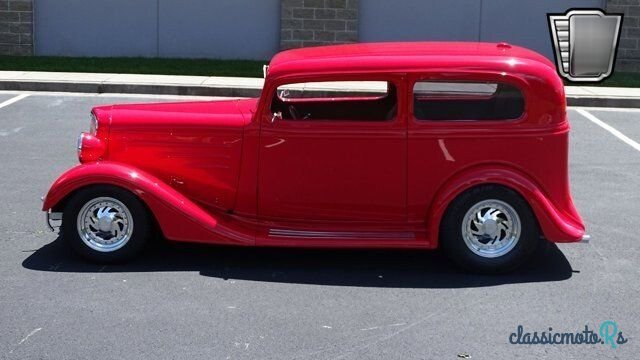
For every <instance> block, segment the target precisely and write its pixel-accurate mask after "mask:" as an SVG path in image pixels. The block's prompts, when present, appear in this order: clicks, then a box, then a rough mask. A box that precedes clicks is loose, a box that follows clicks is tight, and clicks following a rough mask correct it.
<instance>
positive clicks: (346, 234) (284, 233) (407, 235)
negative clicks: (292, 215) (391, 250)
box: [269, 229, 416, 240]
mask: <svg viewBox="0 0 640 360" xmlns="http://www.w3.org/2000/svg"><path fill="white" fill-rule="evenodd" d="M269 236H270V237H280V238H299V239H301V238H302V239H304V238H306V239H402V240H414V239H415V238H416V235H415V233H413V232H410V231H406V232H380V231H378V232H365V231H304V230H286V229H269Z"/></svg>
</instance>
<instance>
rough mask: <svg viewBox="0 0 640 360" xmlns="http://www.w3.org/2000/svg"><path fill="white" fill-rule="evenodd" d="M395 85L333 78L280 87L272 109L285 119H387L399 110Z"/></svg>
mask: <svg viewBox="0 0 640 360" xmlns="http://www.w3.org/2000/svg"><path fill="white" fill-rule="evenodd" d="M397 103H398V95H397V91H396V87H395V85H394V84H393V83H391V82H386V81H331V82H311V83H296V84H287V85H283V86H280V87H278V89H277V90H276V93H275V94H274V96H273V100H272V102H271V112H272V113H281V114H282V119H283V120H353V121H385V120H391V119H394V118H395V117H396V113H397V111H398V106H397Z"/></svg>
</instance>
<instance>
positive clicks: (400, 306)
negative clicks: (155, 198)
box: [0, 92, 640, 359]
mask: <svg viewBox="0 0 640 360" xmlns="http://www.w3.org/2000/svg"><path fill="white" fill-rule="evenodd" d="M21 94H25V93H21V92H0V189H1V192H0V200H1V201H0V204H1V205H2V208H1V210H0V247H1V248H0V359H205V358H206V359H459V358H465V356H467V355H468V356H470V357H471V359H512V358H513V359H540V358H549V359H605V358H617V359H631V358H637V354H638V352H639V351H640V305H639V299H640V292H639V290H640V267H639V265H640V252H639V250H638V249H640V244H639V242H640V238H639V236H638V234H639V233H640V152H639V150H640V149H638V148H637V147H634V144H635V145H638V144H637V142H640V110H634V109H615V110H612V109H590V108H582V109H581V110H580V111H582V112H580V111H578V110H576V109H570V110H569V117H570V120H571V126H572V133H571V153H570V157H571V158H570V168H571V169H570V171H571V174H570V175H571V187H572V193H573V198H574V200H575V202H576V205H577V207H578V209H579V211H580V213H581V214H582V216H583V217H584V219H585V222H586V224H587V228H588V233H590V234H591V235H592V240H591V242H590V243H589V244H565V245H557V246H556V245H549V246H547V247H546V248H545V249H543V250H542V251H540V252H539V253H538V254H536V257H535V258H534V260H533V261H532V262H531V263H530V264H528V265H527V266H526V267H524V268H523V269H521V270H519V271H517V272H516V273H514V274H510V275H505V276H480V275H471V274H467V273H464V272H461V271H460V270H458V269H457V268H455V267H454V266H453V265H451V264H450V263H449V262H448V261H447V260H446V259H445V258H444V256H443V255H441V254H440V253H439V252H437V251H433V252H416V251H326V250H296V249H244V248H242V249H240V248H222V247H207V246H192V245H171V244H163V243H160V242H158V243H157V244H156V246H154V247H153V248H151V249H149V251H147V252H146V253H144V254H143V255H142V256H141V257H140V258H138V259H137V260H136V261H134V262H132V263H129V264H125V265H110V266H102V265H94V264H90V263H86V262H84V261H83V260H80V259H78V258H77V257H75V256H74V255H72V254H71V253H70V252H69V250H67V248H66V247H65V246H64V243H63V241H61V239H59V237H58V235H57V233H51V232H49V231H48V230H47V229H46V228H45V224H44V214H43V213H42V212H41V211H40V205H41V202H40V196H42V195H43V194H44V193H45V192H46V191H47V189H48V187H49V185H50V184H51V183H52V181H53V180H54V179H55V178H56V177H57V176H58V175H59V174H60V173H61V172H62V171H64V170H65V169H67V168H69V167H71V166H73V165H74V164H76V162H77V160H76V150H75V145H76V143H75V141H76V136H77V134H78V133H79V132H80V131H86V130H87V129H88V126H89V111H90V109H91V107H92V106H95V105H100V104H109V103H119V102H151V101H159V100H161V101H164V100H172V101H175V100H186V99H187V98H184V97H182V98H180V97H161V96H134V95H126V96H125V95H123V96H116V95H113V94H112V95H94V94H53V93H26V94H28V96H27V97H21V98H19V99H17V100H16V98H17V96H19V95H21ZM11 99H13V100H14V102H12V103H6V101H10V100H11ZM584 111H586V114H590V115H591V116H592V117H595V118H596V119H597V120H598V121H599V122H598V121H594V120H593V119H590V118H589V117H588V116H585V113H584ZM602 124H604V125H605V126H603V125H602ZM612 129H613V131H612ZM620 135H622V136H620ZM608 320H611V321H614V322H615V323H616V326H617V332H622V333H623V337H624V338H625V339H626V340H627V342H626V343H625V344H620V345H617V346H616V348H615V349H613V348H612V346H611V345H610V344H589V345H585V344H581V345H522V344H511V343H510V335H511V333H514V332H516V331H517V328H518V326H519V325H522V326H523V329H524V331H525V332H533V331H538V332H541V331H549V328H552V329H553V330H552V331H553V332H554V333H556V332H573V333H575V332H582V331H584V328H585V325H587V326H588V328H589V329H591V330H594V331H595V332H596V333H598V332H599V329H600V325H601V324H602V323H603V322H605V321H608ZM605 331H609V332H612V331H613V328H612V326H611V324H610V323H609V325H607V326H606V327H605Z"/></svg>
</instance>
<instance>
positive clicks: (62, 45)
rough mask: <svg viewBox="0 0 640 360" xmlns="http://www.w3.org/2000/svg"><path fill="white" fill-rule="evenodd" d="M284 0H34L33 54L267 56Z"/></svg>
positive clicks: (276, 35)
mask: <svg viewBox="0 0 640 360" xmlns="http://www.w3.org/2000/svg"><path fill="white" fill-rule="evenodd" d="M279 35H280V0H260V1H255V0H216V1H210V0H189V1H188V2H185V1H181V0H136V1H131V0H109V1H104V0H55V1H51V0H36V6H35V54H36V55H64V56H144V57H156V56H159V57H191V58H228V59H236V58H237V59H267V58H269V57H271V55H273V54H274V53H275V52H277V51H278V49H279Z"/></svg>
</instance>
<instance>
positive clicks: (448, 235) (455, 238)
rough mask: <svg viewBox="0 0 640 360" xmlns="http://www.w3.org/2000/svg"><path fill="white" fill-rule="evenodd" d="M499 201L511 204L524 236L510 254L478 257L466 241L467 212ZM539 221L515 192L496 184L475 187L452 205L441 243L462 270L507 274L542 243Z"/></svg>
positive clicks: (445, 219) (446, 218)
mask: <svg viewBox="0 0 640 360" xmlns="http://www.w3.org/2000/svg"><path fill="white" fill-rule="evenodd" d="M488 199H496V200H500V201H503V202H505V203H507V204H509V205H510V206H511V207H512V208H513V209H514V210H515V211H516V213H517V215H518V217H519V218H520V226H521V228H520V237H519V239H518V242H517V243H516V245H515V246H514V247H513V248H512V249H511V250H510V251H509V252H507V253H506V254H504V255H502V256H499V257H494V258H487V257H482V256H480V255H477V254H475V253H474V252H473V251H471V249H469V247H468V246H467V244H466V243H465V241H464V238H463V234H462V225H463V222H464V217H465V214H466V213H467V211H468V210H469V209H470V208H471V207H473V206H474V205H475V204H477V203H479V202H481V201H483V200H488ZM539 234H540V232H539V230H538V224H537V221H536V218H535V216H534V214H533V212H532V211H531V208H530V207H529V204H528V203H527V202H526V201H525V200H524V199H523V198H522V197H521V196H520V195H519V194H518V193H516V192H515V191H513V190H511V189H508V188H505V187H502V186H496V185H485V186H479V187H476V188H473V189H471V190H469V191H466V192H465V193H463V194H461V195H460V196H458V197H457V198H456V199H455V200H454V201H453V202H452V203H451V205H450V206H449V208H448V209H447V211H446V212H445V215H444V217H443V221H442V225H441V227H440V241H441V245H442V248H443V249H444V250H445V252H446V253H447V255H448V256H449V257H450V258H451V259H452V260H453V261H454V262H455V263H456V264H458V265H459V266H461V267H462V268H464V269H466V270H469V271H472V272H479V273H505V272H509V271H512V270H514V269H516V268H517V267H519V266H521V265H523V264H524V263H525V262H526V261H527V260H528V259H529V258H530V257H531V255H532V254H533V253H534V252H535V249H536V248H537V246H538V244H539V242H540V235H539Z"/></svg>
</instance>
